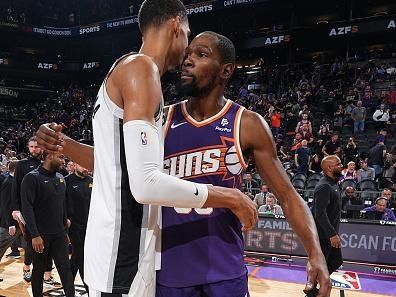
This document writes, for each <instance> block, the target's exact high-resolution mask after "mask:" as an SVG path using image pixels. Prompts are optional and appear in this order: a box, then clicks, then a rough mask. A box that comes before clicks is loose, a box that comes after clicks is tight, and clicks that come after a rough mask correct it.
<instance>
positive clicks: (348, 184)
mask: <svg viewBox="0 0 396 297" xmlns="http://www.w3.org/2000/svg"><path fill="white" fill-rule="evenodd" d="M347 187H352V188H354V189H356V188H357V186H356V182H355V181H354V180H353V179H344V180H343V181H342V182H341V190H342V192H344V191H345V189H346V188H347Z"/></svg>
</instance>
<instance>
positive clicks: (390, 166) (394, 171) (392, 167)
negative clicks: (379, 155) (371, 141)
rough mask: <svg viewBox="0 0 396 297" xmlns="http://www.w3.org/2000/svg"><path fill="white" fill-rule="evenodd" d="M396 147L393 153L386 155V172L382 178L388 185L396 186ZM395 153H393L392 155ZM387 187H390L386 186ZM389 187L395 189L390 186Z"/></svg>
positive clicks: (393, 148) (392, 150)
mask: <svg viewBox="0 0 396 297" xmlns="http://www.w3.org/2000/svg"><path fill="white" fill-rule="evenodd" d="M395 150H396V146H393V147H392V149H391V151H390V152H389V153H387V154H386V155H385V160H384V171H383V173H382V177H383V179H384V182H386V183H387V184H394V183H395V184H396V179H395V178H396V154H395ZM392 152H393V153H392ZM385 187H388V185H386V186H385ZM389 187H393V186H392V185H389Z"/></svg>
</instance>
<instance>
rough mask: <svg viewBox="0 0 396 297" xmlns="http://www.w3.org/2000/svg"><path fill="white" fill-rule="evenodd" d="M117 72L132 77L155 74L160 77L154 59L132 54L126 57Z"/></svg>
mask: <svg viewBox="0 0 396 297" xmlns="http://www.w3.org/2000/svg"><path fill="white" fill-rule="evenodd" d="M116 71H117V72H122V73H125V72H126V73H127V74H128V76H130V75H139V76H140V75H142V74H154V75H159V70H158V67H157V65H156V64H155V63H154V61H153V59H152V58H151V57H149V56H147V55H144V54H132V55H129V56H126V57H124V58H123V59H122V60H121V61H120V63H119V65H118V67H117V69H116Z"/></svg>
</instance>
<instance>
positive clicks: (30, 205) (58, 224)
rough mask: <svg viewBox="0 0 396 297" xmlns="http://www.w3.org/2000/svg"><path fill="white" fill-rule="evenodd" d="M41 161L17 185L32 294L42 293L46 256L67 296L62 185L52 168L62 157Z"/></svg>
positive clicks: (69, 280) (69, 295)
mask: <svg viewBox="0 0 396 297" xmlns="http://www.w3.org/2000/svg"><path fill="white" fill-rule="evenodd" d="M43 158H44V164H43V165H42V166H40V167H39V168H37V169H35V170H33V171H32V172H29V173H28V174H27V175H26V176H25V177H24V178H23V180H22V184H21V204H22V212H23V214H24V217H25V221H26V227H27V231H28V232H29V233H30V237H31V238H32V246H33V272H32V292H33V296H34V297H42V296H43V276H44V272H45V269H46V267H47V261H48V255H49V254H50V255H52V257H53V258H54V262H55V266H56V268H57V270H58V273H59V276H60V278H61V281H62V285H63V288H64V290H65V294H66V296H67V297H74V284H73V279H72V274H71V270H70V262H69V257H68V246H69V244H68V239H67V227H66V226H67V217H66V184H65V180H64V178H63V176H62V175H61V174H59V173H57V172H56V171H57V170H59V168H60V167H61V166H62V164H63V162H64V159H63V155H62V154H60V153H50V154H49V153H47V152H44V154H43Z"/></svg>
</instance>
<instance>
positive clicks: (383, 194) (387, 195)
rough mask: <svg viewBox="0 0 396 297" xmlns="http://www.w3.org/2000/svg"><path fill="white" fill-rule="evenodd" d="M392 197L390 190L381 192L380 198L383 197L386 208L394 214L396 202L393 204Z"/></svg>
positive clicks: (386, 189)
mask: <svg viewBox="0 0 396 297" xmlns="http://www.w3.org/2000/svg"><path fill="white" fill-rule="evenodd" d="M392 196H393V193H392V190H391V189H389V188H385V189H383V190H382V192H381V197H383V198H385V199H386V200H388V207H389V208H390V209H392V210H393V212H395V210H396V202H395V200H394V199H392Z"/></svg>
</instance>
